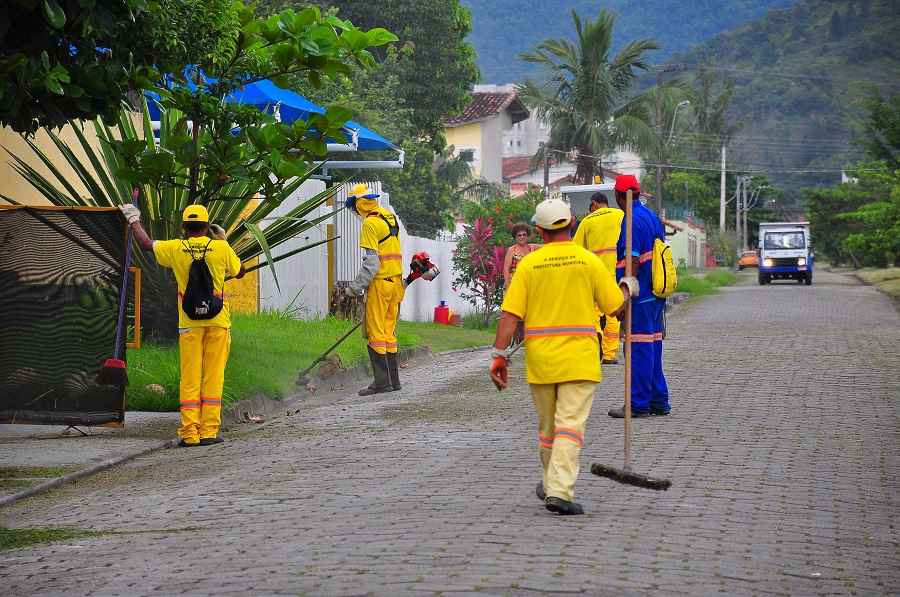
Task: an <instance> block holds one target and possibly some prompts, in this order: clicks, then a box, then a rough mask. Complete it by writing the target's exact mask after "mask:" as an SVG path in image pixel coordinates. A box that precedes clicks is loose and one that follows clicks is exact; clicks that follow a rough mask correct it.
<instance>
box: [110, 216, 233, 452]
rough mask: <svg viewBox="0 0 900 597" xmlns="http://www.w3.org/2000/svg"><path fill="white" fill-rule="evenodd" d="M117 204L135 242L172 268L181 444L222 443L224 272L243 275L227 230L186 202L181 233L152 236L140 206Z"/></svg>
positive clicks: (227, 324)
mask: <svg viewBox="0 0 900 597" xmlns="http://www.w3.org/2000/svg"><path fill="white" fill-rule="evenodd" d="M119 209H121V210H122V214H123V215H124V216H125V218H126V219H127V220H128V223H129V224H130V225H131V231H132V233H133V234H134V239H135V241H136V242H137V244H138V246H139V247H141V249H143V250H145V251H153V254H154V255H155V257H156V261H157V263H159V264H160V265H161V266H163V267H167V268H170V269H171V270H172V271H173V272H174V274H175V280H176V282H177V284H178V302H179V307H180V308H179V309H178V350H179V360H180V363H181V375H180V388H179V403H180V410H181V426H180V427H179V428H178V437H180V438H181V441H180V442H179V445H180V446H182V447H192V446H208V445H211V444H218V443H222V442H223V441H224V440H223V439H222V438H221V437H219V426H220V425H221V420H222V417H221V415H222V389H223V387H224V385H225V364H226V363H227V362H228V352H229V349H230V347H231V316H230V314H229V309H228V305H227V303H226V302H225V278H226V277H227V276H234V277H236V278H240V277H242V276H243V275H244V267H243V265H242V264H241V260H240V259H238V256H237V255H236V254H235V252H234V250H233V249H232V248H231V246H230V245H229V244H228V241H226V240H225V231H224V230H223V229H222V228H221V227H220V226H216V225H215V224H213V225H212V226H210V225H209V213H207V211H206V208H205V207H203V206H202V205H189V206H187V208H185V210H184V213H183V214H182V222H183V223H182V229H183V231H184V237H185V238H183V239H173V240H156V241H154V240H152V239H151V238H150V236H149V235H148V234H147V232H146V231H145V230H144V228H143V226H141V212H140V211H139V210H138V208H137V207H136V206H134V205H132V204H130V203H129V204H126V205H123V206H121V207H120V208H119ZM207 235H210V236H211V237H212V238H210V236H207Z"/></svg>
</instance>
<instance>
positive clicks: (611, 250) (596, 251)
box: [593, 247, 616, 255]
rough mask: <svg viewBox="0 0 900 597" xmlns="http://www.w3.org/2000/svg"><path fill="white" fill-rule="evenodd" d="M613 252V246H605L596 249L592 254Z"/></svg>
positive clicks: (614, 249) (614, 250)
mask: <svg viewBox="0 0 900 597" xmlns="http://www.w3.org/2000/svg"><path fill="white" fill-rule="evenodd" d="M615 252H616V248H615V247H607V248H605V249H597V250H595V251H594V252H593V253H594V255H607V254H609V253H615Z"/></svg>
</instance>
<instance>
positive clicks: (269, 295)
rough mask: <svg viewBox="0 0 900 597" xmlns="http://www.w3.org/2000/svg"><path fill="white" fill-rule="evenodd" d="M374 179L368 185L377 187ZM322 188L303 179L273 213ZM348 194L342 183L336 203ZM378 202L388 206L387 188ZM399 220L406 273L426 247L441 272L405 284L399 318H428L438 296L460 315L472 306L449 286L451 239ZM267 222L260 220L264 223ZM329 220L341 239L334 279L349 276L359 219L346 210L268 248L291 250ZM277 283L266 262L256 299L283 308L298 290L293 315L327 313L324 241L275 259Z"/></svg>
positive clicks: (355, 259) (356, 256)
mask: <svg viewBox="0 0 900 597" xmlns="http://www.w3.org/2000/svg"><path fill="white" fill-rule="evenodd" d="M377 185H378V183H374V185H373V186H376V187H377ZM324 189H325V183H324V182H322V181H317V180H312V181H307V182H306V183H304V184H303V185H302V186H301V187H300V188H299V189H298V190H297V191H296V192H295V193H294V195H292V196H291V197H290V198H289V199H287V200H286V201H285V202H284V203H283V204H282V205H281V206H280V207H279V208H278V209H277V210H275V211H274V212H273V214H272V216H270V217H273V216H277V215H282V214H284V213H287V212H288V211H290V210H291V209H293V208H294V207H296V206H297V205H298V204H299V203H300V202H301V201H303V200H304V199H306V198H309V197H312V196H313V195H315V194H316V193H319V192H321V191H322V190H324ZM346 195H347V189H346V187H343V188H341V189H339V190H338V191H337V193H336V194H335V204H336V205H338V206H340V205H343V202H344V199H345V198H346ZM381 204H382V205H383V206H385V207H387V208H388V209H392V208H391V206H390V197H389V195H388V194H387V193H385V194H383V195H382V196H381ZM320 210H321V211H320V212H317V213H321V214H325V213H328V212H330V211H333V208H329V207H327V206H324V205H323V206H321V207H320ZM397 219H398V221H399V222H400V244H401V246H402V248H403V260H404V263H403V269H404V275H406V274H408V273H409V260H410V259H411V258H412V255H413V254H414V253H417V252H419V251H427V252H428V254H429V255H430V256H431V260H432V261H433V262H434V264H435V265H437V266H438V267H439V268H440V270H441V274H440V275H439V276H438V277H437V278H436V279H435V280H433V281H431V282H427V281H425V280H417V281H416V282H414V283H413V284H412V285H411V286H409V287H408V288H407V289H406V297H405V298H404V300H403V304H402V305H401V307H400V318H401V319H405V320H409V321H431V320H432V319H433V317H434V308H435V307H436V306H437V305H438V304H439V303H440V301H442V300H445V301H447V304H448V306H449V307H450V308H451V309H453V310H454V311H456V312H457V313H459V314H461V315H463V314H466V313H470V312H472V311H474V307H473V306H472V305H471V304H469V303H468V302H467V301H465V300H464V299H462V297H460V296H459V294H458V293H457V292H454V291H453V288H452V286H453V277H454V276H453V251H454V250H455V249H456V243H455V242H452V241H438V240H432V239H427V238H420V237H416V236H410V235H408V234H407V233H406V227H405V226H404V225H403V221H402V220H400V218H397ZM268 223H271V222H264V223H263V224H264V225H263V228H265V224H268ZM327 224H334V226H335V231H336V232H335V234H337V235H339V236H340V238H339V239H338V240H337V241H335V242H334V243H332V244H333V245H334V251H335V270H336V274H337V280H338V281H349V280H352V279H353V278H354V277H355V276H356V273H357V271H359V263H360V261H361V259H362V252H361V250H360V249H359V232H360V224H361V223H360V220H359V218H358V217H356V216H355V215H353V214H351V213H350V212H347V211H346V210H345V211H341V212H340V213H339V214H338V215H337V216H336V217H334V218H329V219H328V220H327V221H325V222H322V223H321V224H318V225H317V226H315V227H314V228H311V229H310V230H308V231H307V232H306V233H304V235H303V237H301V238H298V239H292V240H290V241H288V242H286V243H284V244H282V245H279V246H278V247H276V248H275V249H273V251H272V253H273V255H275V256H278V255H282V254H284V253H286V252H288V251H291V250H292V249H296V248H299V247H301V246H304V245H307V244H309V243H312V242H316V241H318V240H324V239H325V238H326V236H325V232H326V225H327ZM275 271H276V273H277V275H278V282H279V284H280V287H281V292H279V291H278V289H277V288H276V286H275V280H274V279H273V277H272V274H271V271H270V270H269V267H268V266H266V267H263V268H260V270H259V302H260V307H261V308H262V309H263V310H265V309H284V308H286V307H288V305H289V304H290V303H291V301H292V300H293V299H294V297H295V296H296V295H297V293H298V292H299V293H300V295H299V297H298V298H297V300H296V301H295V302H294V307H300V310H299V311H297V316H298V317H301V318H303V319H312V318H318V317H324V316H325V315H327V314H328V299H329V297H328V254H327V251H326V246H325V245H322V246H320V247H316V248H315V249H310V250H309V251H304V252H302V253H299V254H297V255H294V256H293V257H288V258H287V259H285V260H283V261H280V262H278V263H276V264H275Z"/></svg>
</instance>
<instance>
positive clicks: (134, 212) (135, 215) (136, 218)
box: [119, 203, 141, 224]
mask: <svg viewBox="0 0 900 597" xmlns="http://www.w3.org/2000/svg"><path fill="white" fill-rule="evenodd" d="M119 211H121V212H122V215H123V216H125V219H126V220H128V223H129V224H134V223H136V222H140V221H141V210H139V209H138V208H137V206H136V205H134V204H133V203H126V204H125V205H120V206H119Z"/></svg>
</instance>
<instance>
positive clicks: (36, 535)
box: [0, 527, 103, 551]
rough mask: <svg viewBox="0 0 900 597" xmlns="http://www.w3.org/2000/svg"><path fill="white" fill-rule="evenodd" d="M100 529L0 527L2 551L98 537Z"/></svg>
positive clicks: (0, 547)
mask: <svg viewBox="0 0 900 597" xmlns="http://www.w3.org/2000/svg"><path fill="white" fill-rule="evenodd" d="M102 534H103V533H101V532H99V531H90V530H87V529H71V528H60V527H42V528H27V529H7V528H4V527H0V551H8V550H11V549H21V548H23V547H31V546H34V545H42V544H45V543H57V542H59V541H68V540H69V539H77V538H79V537H96V536H98V535H102Z"/></svg>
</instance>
